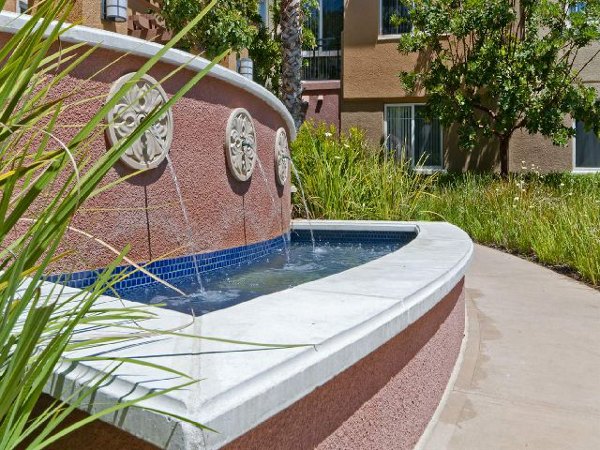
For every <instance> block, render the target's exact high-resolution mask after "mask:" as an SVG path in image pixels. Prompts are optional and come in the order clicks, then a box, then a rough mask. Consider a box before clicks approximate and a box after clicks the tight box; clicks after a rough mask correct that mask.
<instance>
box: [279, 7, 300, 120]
mask: <svg viewBox="0 0 600 450" xmlns="http://www.w3.org/2000/svg"><path fill="white" fill-rule="evenodd" d="M279 27H280V30H281V45H282V47H283V63H282V70H281V72H282V73H281V95H282V97H283V98H282V100H283V104H284V105H285V106H286V107H287V109H288V111H289V112H290V114H291V115H292V118H293V119H294V123H295V124H296V128H299V127H300V125H301V124H302V5H301V0H281V13H280V21H279Z"/></svg>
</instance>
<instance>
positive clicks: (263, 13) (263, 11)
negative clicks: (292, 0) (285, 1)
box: [258, 0, 269, 26]
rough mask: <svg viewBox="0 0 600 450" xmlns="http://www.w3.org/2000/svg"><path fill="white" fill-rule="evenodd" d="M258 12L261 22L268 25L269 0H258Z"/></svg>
mask: <svg viewBox="0 0 600 450" xmlns="http://www.w3.org/2000/svg"><path fill="white" fill-rule="evenodd" d="M258 14H259V15H260V17H261V19H262V21H263V23H264V24H265V25H267V26H268V25H269V0H259V2H258Z"/></svg>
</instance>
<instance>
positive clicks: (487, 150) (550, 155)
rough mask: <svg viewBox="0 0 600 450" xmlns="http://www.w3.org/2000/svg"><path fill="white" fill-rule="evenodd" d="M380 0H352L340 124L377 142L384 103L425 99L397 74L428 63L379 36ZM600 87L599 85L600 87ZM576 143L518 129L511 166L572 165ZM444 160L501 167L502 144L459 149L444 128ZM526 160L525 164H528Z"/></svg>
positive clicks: (587, 75) (589, 76)
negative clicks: (412, 93)
mask: <svg viewBox="0 0 600 450" xmlns="http://www.w3.org/2000/svg"><path fill="white" fill-rule="evenodd" d="M379 8H380V4H379V1H378V0H347V1H346V8H345V16H344V32H343V39H342V58H343V75H342V101H341V105H340V121H341V129H342V130H348V129H349V128H350V127H352V126H359V127H361V128H363V129H364V130H365V131H366V134H367V137H368V138H369V140H370V141H371V143H372V144H375V145H381V144H383V142H384V139H385V136H384V106H385V104H391V103H423V102H424V101H425V98H424V96H418V97H414V96H412V97H411V96H408V95H407V93H406V92H405V91H404V90H403V89H402V86H401V83H400V80H399V78H398V73H399V72H401V71H412V70H414V69H418V68H420V67H422V66H423V64H424V61H425V58H423V57H422V55H418V54H411V55H402V54H400V52H398V42H399V40H398V38H397V37H393V36H392V37H390V36H380V34H379V31H380V22H379V20H380V19H379V17H380V14H379ZM599 48H600V43H599V44H598V45H597V46H593V47H592V48H588V49H584V50H582V51H581V52H580V56H579V59H578V64H577V65H576V66H577V67H579V68H581V67H582V66H583V64H584V62H585V61H587V60H589V58H590V57H591V56H592V55H594V54H595V53H596V52H597V51H598V49H599ZM581 76H582V78H583V79H584V81H585V82H586V83H590V84H594V85H597V86H600V58H597V59H596V60H595V61H594V63H592V64H589V65H588V66H586V67H585V69H584V70H583V71H582V73H581ZM599 92H600V89H599ZM573 147H574V146H573V142H569V144H568V145H567V146H566V147H556V146H554V145H553V144H552V142H551V141H550V140H549V139H546V138H543V137H542V136H537V135H529V134H528V133H527V132H526V131H524V132H521V131H518V132H517V133H516V134H515V136H514V138H513V139H512V141H511V151H510V168H511V170H512V171H519V170H521V167H522V165H526V166H527V167H528V168H529V169H530V168H531V165H532V164H533V165H534V166H535V167H536V169H538V170H540V171H542V172H553V171H570V170H572V169H573V151H574V148H573ZM444 161H445V167H446V168H447V169H448V170H450V171H461V170H473V171H487V170H499V158H498V152H497V145H495V144H494V143H490V142H483V141H482V142H481V143H480V145H478V146H477V149H475V150H473V151H471V152H467V151H463V150H461V149H459V148H458V145H457V139H456V133H455V130H453V129H449V130H444ZM523 161H524V163H523Z"/></svg>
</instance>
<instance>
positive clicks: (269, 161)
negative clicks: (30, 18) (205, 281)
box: [0, 35, 291, 271]
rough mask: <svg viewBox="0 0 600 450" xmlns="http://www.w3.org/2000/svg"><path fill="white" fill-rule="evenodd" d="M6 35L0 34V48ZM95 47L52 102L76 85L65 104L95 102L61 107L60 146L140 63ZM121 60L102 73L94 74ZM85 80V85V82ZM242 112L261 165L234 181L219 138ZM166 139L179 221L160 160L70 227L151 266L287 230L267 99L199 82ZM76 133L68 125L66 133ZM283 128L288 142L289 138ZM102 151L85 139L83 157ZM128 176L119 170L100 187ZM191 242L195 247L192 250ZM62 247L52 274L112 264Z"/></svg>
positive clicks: (69, 240)
mask: <svg viewBox="0 0 600 450" xmlns="http://www.w3.org/2000/svg"><path fill="white" fill-rule="evenodd" d="M6 37H7V35H0V43H1V42H2V41H3V40H5V39H6ZM122 56H123V55H122V54H119V53H116V52H112V51H108V50H104V49H98V50H96V51H95V53H94V54H93V55H92V56H91V57H89V58H88V59H87V61H86V62H85V63H84V64H82V65H80V66H79V67H78V68H77V69H76V70H75V71H74V72H73V73H72V74H71V76H69V77H68V78H67V79H66V80H64V81H62V82H61V83H60V84H59V86H58V88H57V89H56V92H55V94H54V95H60V94H65V93H67V92H70V91H71V90H72V89H73V88H75V87H77V86H81V83H83V86H84V89H83V90H81V92H80V93H78V94H77V95H76V96H75V97H74V98H73V99H71V101H72V102H74V101H76V100H78V99H82V98H89V97H92V96H99V98H97V99H95V100H92V101H90V102H87V103H85V104H80V105H76V106H73V107H70V108H68V109H67V110H66V111H65V113H64V114H63V115H62V117H61V125H69V126H70V128H60V131H59V133H58V135H59V137H60V138H61V139H63V140H64V139H68V138H69V137H70V136H73V135H74V134H75V133H76V131H77V124H83V123H85V122H86V121H87V120H88V119H89V118H90V117H91V116H92V115H93V113H94V111H96V110H97V109H98V108H99V107H100V106H101V105H102V103H103V101H104V99H105V98H106V95H107V94H108V91H109V89H110V86H111V84H112V83H113V82H114V81H116V80H117V79H118V78H119V77H121V76H122V75H124V74H127V73H130V72H133V71H135V70H136V69H138V68H139V67H140V66H141V65H142V64H143V63H144V62H145V59H143V58H140V57H136V56H125V57H122ZM118 57H122V58H121V59H119V60H118V61H117V62H116V63H114V64H112V65H111V66H110V67H107V68H106V69H105V70H103V71H102V72H101V73H99V74H96V72H97V71H98V70H99V69H101V68H103V67H106V66H107V65H108V64H109V63H111V62H113V61H115V60H116V59H117V58H118ZM173 69H174V66H170V65H167V64H162V63H160V64H158V65H157V66H155V67H154V68H153V69H152V70H151V71H150V72H149V73H150V75H152V76H153V77H154V78H156V79H157V80H161V79H162V78H163V77H164V76H165V75H167V74H168V73H169V72H170V71H172V70H173ZM192 75H193V74H192V73H191V72H190V71H188V70H182V71H181V72H179V73H178V74H176V75H175V76H174V77H172V78H171V79H169V80H166V81H163V82H162V87H163V88H164V89H165V91H166V92H167V94H173V93H175V92H176V91H177V90H178V89H179V88H180V87H181V86H183V84H184V83H185V82H186V81H187V80H188V79H189V78H190V77H191V76H192ZM90 78H91V79H90ZM238 107H242V108H246V109H247V110H248V111H249V112H250V114H251V115H252V117H253V119H254V125H255V128H256V132H257V142H258V155H259V159H260V161H261V163H262V166H263V167H264V176H263V173H262V171H261V170H260V167H258V165H257V167H256V168H255V170H254V173H253V176H252V178H251V180H250V181H248V182H238V181H236V180H235V179H233V178H232V177H231V176H230V174H229V171H228V167H227V162H226V156H225V150H224V140H225V128H226V124H227V120H228V118H229V115H230V113H231V111H232V110H233V109H235V108H238ZM173 118H174V130H175V131H174V139H173V144H172V146H171V150H170V158H171V160H172V161H173V167H174V169H175V172H176V174H177V177H178V179H179V183H180V185H181V191H182V197H183V200H184V202H185V205H186V208H187V210H188V214H189V221H190V227H189V232H188V227H187V226H186V224H185V221H184V217H183V213H182V209H181V206H180V203H179V199H178V196H177V193H176V188H175V184H174V180H173V177H172V174H171V172H170V170H169V168H168V166H167V163H166V161H165V162H163V163H162V164H161V165H160V166H159V167H158V168H156V169H153V170H151V171H149V172H147V173H144V174H142V175H139V176H137V177H135V178H132V179H130V180H128V181H126V182H124V183H122V184H120V185H119V186H117V187H116V188H114V189H111V190H109V191H107V192H105V193H102V194H101V195H99V196H98V197H96V198H93V199H91V200H89V201H87V202H86V203H85V204H84V205H82V207H81V210H80V212H79V213H78V214H77V216H76V217H75V218H74V220H73V226H75V227H77V228H79V229H82V230H85V231H86V232H88V233H90V234H92V235H94V236H96V237H99V238H101V239H102V240H104V241H106V242H107V243H109V244H110V245H112V246H114V247H115V248H117V249H121V248H123V247H125V246H126V245H131V250H130V252H129V255H128V256H129V257H130V258H131V259H132V260H134V261H148V260H151V259H159V258H161V257H164V256H165V255H167V254H169V255H168V256H169V257H173V256H177V255H183V254H189V253H191V252H195V253H196V252H197V253H200V252H205V251H212V250H217V249H223V248H230V247H236V246H240V245H246V244H251V243H255V242H258V241H263V240H266V239H270V238H273V237H276V236H279V235H281V234H282V233H284V232H286V231H287V230H288V229H289V226H290V215H291V208H290V190H289V180H288V183H287V185H286V187H285V188H281V187H280V186H279V185H278V184H277V183H276V180H275V164H274V157H275V156H274V152H275V132H276V130H277V129H278V128H279V127H281V126H285V125H284V120H283V118H282V116H281V115H280V114H279V113H278V112H276V111H275V110H274V109H272V107H269V106H268V105H267V103H266V102H265V101H263V100H262V99H260V98H258V97H256V96H254V95H253V94H250V93H248V92H246V91H244V90H242V89H240V88H237V87H235V86H233V85H231V84H229V83H227V82H225V81H221V80H218V79H216V78H213V77H211V76H206V77H205V78H203V79H202V80H201V81H200V83H199V84H198V85H197V86H195V87H194V88H193V89H192V90H191V91H190V92H188V93H187V94H186V96H185V97H184V98H182V99H181V100H180V101H179V102H177V103H176V104H175V106H174V107H173ZM73 126H74V127H73ZM289 134H290V133H289V130H288V135H289ZM106 149H107V143H106V140H105V136H104V134H103V133H98V136H97V137H96V138H95V139H94V140H93V141H92V145H91V147H90V149H89V153H88V156H89V157H90V158H91V159H92V160H94V159H96V158H98V157H99V156H100V155H102V154H103V153H104V152H105V151H106ZM130 172H131V169H128V168H127V167H126V166H125V165H123V164H122V163H118V164H117V165H116V166H115V167H114V168H113V169H112V170H111V171H110V172H109V174H108V175H107V177H106V179H105V180H104V182H105V183H108V182H111V181H114V180H117V179H118V178H119V177H121V176H124V175H127V174H129V173H130ZM190 234H191V236H192V240H191V241H192V242H193V246H191V247H190V245H189V243H190V239H188V235H190ZM65 249H68V250H73V251H74V253H73V255H72V256H69V257H68V258H67V259H66V260H63V261H62V262H61V263H60V265H59V266H57V267H55V270H54V271H59V270H60V271H63V270H71V271H72V270H79V269H83V268H97V267H103V266H106V264H107V263H108V262H109V261H111V259H112V258H113V257H114V255H113V254H112V253H110V252H109V251H107V250H105V249H104V248H103V247H102V246H100V245H99V244H98V243H96V242H93V241H91V240H89V239H86V238H82V237H81V236H79V235H77V234H75V233H73V232H68V233H67V237H66V241H65Z"/></svg>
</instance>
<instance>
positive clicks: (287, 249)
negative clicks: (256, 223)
mask: <svg viewBox="0 0 600 450" xmlns="http://www.w3.org/2000/svg"><path fill="white" fill-rule="evenodd" d="M256 163H257V164H258V169H259V170H260V174H261V175H262V179H263V180H264V182H265V186H266V188H267V192H269V196H270V197H271V206H272V211H273V214H275V213H276V212H277V210H276V209H275V194H274V193H273V190H272V189H271V184H270V183H269V180H268V179H267V174H266V172H265V169H264V167H263V165H262V162H261V161H260V158H259V157H258V154H257V155H256ZM270 218H271V217H270ZM270 218H269V219H270ZM283 251H284V252H285V256H286V258H287V260H288V262H289V260H290V250H289V248H288V242H287V238H286V237H285V236H283Z"/></svg>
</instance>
